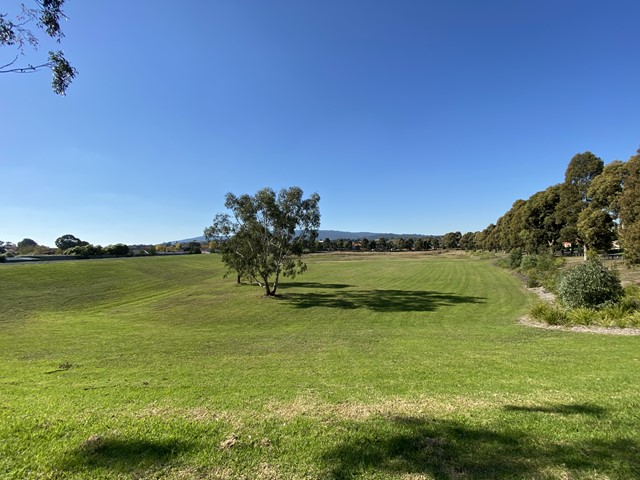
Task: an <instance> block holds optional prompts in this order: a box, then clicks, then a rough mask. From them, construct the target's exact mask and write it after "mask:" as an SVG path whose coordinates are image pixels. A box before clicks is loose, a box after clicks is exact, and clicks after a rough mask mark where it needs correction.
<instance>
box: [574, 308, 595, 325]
mask: <svg viewBox="0 0 640 480" xmlns="http://www.w3.org/2000/svg"><path fill="white" fill-rule="evenodd" d="M568 318H569V323H571V324H572V325H598V324H599V323H600V316H599V315H598V311H597V310H594V309H593V308H576V309H574V310H571V311H570V312H569V313H568Z"/></svg>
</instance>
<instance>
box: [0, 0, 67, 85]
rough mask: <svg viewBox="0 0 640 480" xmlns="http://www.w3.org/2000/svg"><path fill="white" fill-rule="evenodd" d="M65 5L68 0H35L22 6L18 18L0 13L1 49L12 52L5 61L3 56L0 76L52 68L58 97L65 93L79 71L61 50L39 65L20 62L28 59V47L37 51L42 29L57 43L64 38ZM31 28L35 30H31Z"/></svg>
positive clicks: (0, 63) (53, 81)
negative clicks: (31, 4) (62, 24)
mask: <svg viewBox="0 0 640 480" xmlns="http://www.w3.org/2000/svg"><path fill="white" fill-rule="evenodd" d="M64 2H65V0H33V2H32V3H33V4H34V5H33V6H32V7H29V6H26V5H25V4H21V5H20V9H21V11H20V13H18V14H16V15H15V17H11V16H9V14H8V13H3V12H0V47H7V48H6V50H3V51H7V50H8V51H11V53H10V54H9V55H8V56H7V57H5V59H4V60H3V59H2V57H0V73H31V72H37V71H39V70H43V69H49V70H51V73H52V76H53V78H52V80H51V88H52V89H53V91H54V92H55V93H57V94H58V95H65V94H66V92H67V88H69V85H70V84H71V82H72V81H73V79H74V78H75V77H76V75H77V74H78V72H77V70H76V69H75V68H74V67H72V66H71V64H70V63H69V61H68V60H67V59H66V57H65V56H64V52H63V51H62V50H55V51H49V55H48V58H47V59H46V60H42V61H40V62H39V63H26V64H25V63H21V60H22V59H23V58H25V57H26V56H27V55H26V50H27V48H28V47H30V48H32V49H33V50H37V48H38V45H39V43H40V40H41V39H40V38H39V32H38V31H39V30H42V31H43V32H44V34H45V35H46V36H48V37H50V38H52V39H53V40H55V41H56V42H57V43H60V42H61V40H62V39H63V38H64V33H63V32H62V27H61V25H60V23H61V21H62V20H66V19H67V17H66V15H65V14H64V12H63V11H62V7H63V5H64ZM4 8H7V7H4ZM5 12H6V10H5ZM32 26H33V27H35V28H31V27H32Z"/></svg>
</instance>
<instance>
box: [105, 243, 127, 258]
mask: <svg viewBox="0 0 640 480" xmlns="http://www.w3.org/2000/svg"><path fill="white" fill-rule="evenodd" d="M104 253H106V254H107V255H120V256H124V255H129V247H128V246H127V245H125V244H123V243H116V244H115V245H107V246H106V247H104Z"/></svg>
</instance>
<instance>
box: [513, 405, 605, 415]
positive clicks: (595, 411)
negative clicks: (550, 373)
mask: <svg viewBox="0 0 640 480" xmlns="http://www.w3.org/2000/svg"><path fill="white" fill-rule="evenodd" d="M504 409H505V410H507V411H510V412H525V413H553V414H558V415H592V416H594V417H602V416H604V415H605V414H606V412H607V411H606V409H604V408H602V407H600V406H599V405H593V404H589V403H572V404H559V405H544V406H543V405H536V406H523V405H505V406H504Z"/></svg>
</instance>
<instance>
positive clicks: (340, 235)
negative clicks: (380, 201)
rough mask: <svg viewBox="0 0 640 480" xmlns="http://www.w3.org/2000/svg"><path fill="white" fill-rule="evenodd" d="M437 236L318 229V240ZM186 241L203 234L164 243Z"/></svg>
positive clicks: (192, 240)
mask: <svg viewBox="0 0 640 480" xmlns="http://www.w3.org/2000/svg"><path fill="white" fill-rule="evenodd" d="M429 236H432V237H437V236H439V235H423V234H420V233H374V232H344V231H341V230H318V240H324V239H325V238H328V239H329V240H340V239H343V240H361V239H363V238H366V239H367V240H377V239H378V238H382V237H384V238H386V239H392V238H400V237H402V238H420V237H429ZM187 242H201V243H204V242H206V239H205V238H204V236H202V235H201V236H199V237H193V238H185V239H183V240H173V241H170V242H166V243H187Z"/></svg>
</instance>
